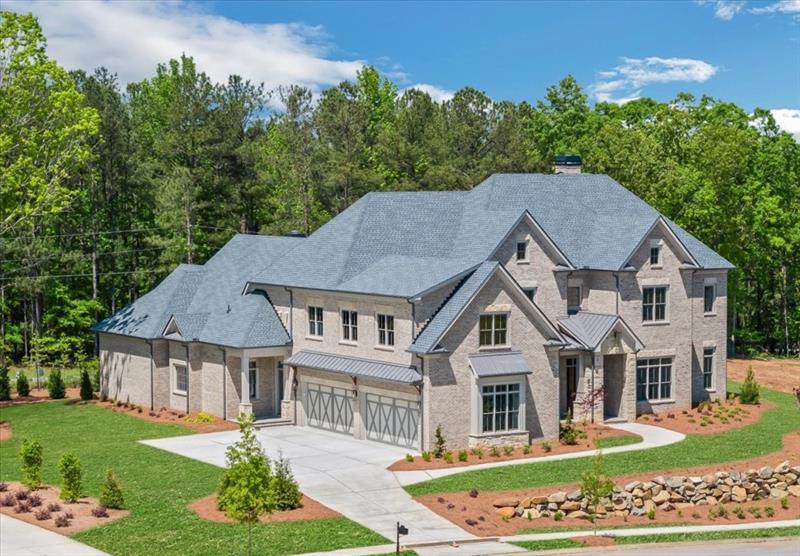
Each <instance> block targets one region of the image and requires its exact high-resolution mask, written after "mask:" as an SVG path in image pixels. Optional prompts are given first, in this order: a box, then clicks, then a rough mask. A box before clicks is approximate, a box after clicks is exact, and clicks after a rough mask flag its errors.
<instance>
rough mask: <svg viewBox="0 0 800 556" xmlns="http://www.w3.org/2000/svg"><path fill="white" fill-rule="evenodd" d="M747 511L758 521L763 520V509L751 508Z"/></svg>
mask: <svg viewBox="0 0 800 556" xmlns="http://www.w3.org/2000/svg"><path fill="white" fill-rule="evenodd" d="M747 511H748V512H749V513H750V515H752V516H753V517H754V518H756V519H761V508H759V507H758V506H750V507H749V508H747Z"/></svg>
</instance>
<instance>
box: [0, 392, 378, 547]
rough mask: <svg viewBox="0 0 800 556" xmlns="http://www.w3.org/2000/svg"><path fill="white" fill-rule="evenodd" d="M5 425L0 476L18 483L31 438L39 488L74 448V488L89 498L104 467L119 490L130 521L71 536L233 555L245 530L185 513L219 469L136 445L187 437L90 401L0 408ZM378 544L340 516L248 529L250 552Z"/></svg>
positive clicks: (95, 542) (210, 488)
mask: <svg viewBox="0 0 800 556" xmlns="http://www.w3.org/2000/svg"><path fill="white" fill-rule="evenodd" d="M0 420H7V421H10V422H11V424H12V427H13V430H14V437H13V438H12V439H11V440H8V441H4V442H3V443H2V444H0V479H3V480H13V479H19V478H20V477H21V474H20V470H19V458H18V452H19V446H20V443H21V441H22V439H24V438H36V439H38V440H39V441H40V442H41V443H42V445H43V447H44V459H45V464H44V468H43V475H44V482H45V483H48V484H58V483H59V480H60V479H59V476H58V470H57V468H58V460H59V458H60V457H61V455H62V454H63V453H64V452H66V451H72V452H74V453H75V454H76V455H77V456H78V457H79V458H80V459H81V462H82V464H83V472H84V484H85V486H84V490H85V493H86V494H87V495H90V496H95V497H96V496H98V495H99V494H100V486H101V483H102V481H103V478H104V477H105V471H106V468H107V467H112V468H113V469H114V471H115V472H116V473H117V477H118V479H119V481H120V484H121V485H122V488H123V493H124V495H125V506H126V509H128V510H130V512H131V515H130V517H127V518H124V519H122V520H120V521H117V522H115V523H111V524H108V525H105V526H102V527H98V528H95V529H91V530H88V531H83V532H81V533H78V534H76V535H75V536H74V537H75V539H77V540H79V541H81V542H84V543H86V544H88V545H91V546H93V547H95V548H98V549H100V550H103V551H106V552H109V553H111V554H115V555H117V556H119V555H127V554H131V555H137V554H141V555H148V556H149V555H150V554H152V553H153V552H158V553H162V554H170V555H172V554H241V553H242V551H243V549H244V547H245V545H246V542H247V541H246V539H247V527H246V526H242V525H231V524H224V523H212V522H208V521H205V520H203V519H200V518H199V517H198V516H197V515H196V514H194V513H193V512H191V511H189V510H188V509H187V507H186V506H187V504H189V503H190V502H191V501H193V500H196V499H198V498H201V497H203V496H207V495H208V494H211V493H212V492H214V491H215V490H216V488H217V486H218V484H219V481H220V478H221V477H222V473H223V470H222V469H220V468H218V467H215V466H212V465H208V464H205V463H201V462H199V461H195V460H192V459H189V458H184V457H181V456H178V455H175V454H170V453H168V452H165V451H162V450H158V449H155V448H151V447H149V446H146V445H143V444H140V443H138V441H139V440H143V439H147V438H161V437H166V436H179V435H184V434H187V433H189V431H188V430H187V429H186V428H184V427H181V426H177V425H167V424H155V423H148V422H145V421H141V420H138V419H135V418H132V417H129V416H126V415H123V414H119V413H115V412H112V411H108V410H107V409H103V408H100V407H96V406H94V405H91V404H76V403H74V402H69V401H65V402H46V403H39V404H27V405H17V406H12V407H4V408H0ZM386 543H387V540H386V539H384V538H383V537H382V536H380V535H378V534H377V533H374V532H372V531H370V530H369V529H366V528H364V527H362V526H360V525H358V524H356V523H354V522H352V521H350V520H348V519H346V518H343V517H339V518H332V519H321V520H314V521H296V522H291V523H270V524H264V525H258V526H256V527H254V528H253V547H254V551H255V552H257V553H259V554H298V553H303V552H316V551H330V550H336V549H341V548H350V547H357V546H370V545H378V544H386Z"/></svg>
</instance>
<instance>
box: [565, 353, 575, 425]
mask: <svg viewBox="0 0 800 556" xmlns="http://www.w3.org/2000/svg"><path fill="white" fill-rule="evenodd" d="M565 363H566V365H565V367H566V372H567V411H569V412H571V413H572V415H575V396H576V395H577V393H578V358H577V357H568V358H567V360H566V361H565Z"/></svg>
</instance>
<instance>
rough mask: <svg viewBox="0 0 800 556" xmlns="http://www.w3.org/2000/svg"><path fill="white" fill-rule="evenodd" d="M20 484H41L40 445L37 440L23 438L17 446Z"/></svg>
mask: <svg viewBox="0 0 800 556" xmlns="http://www.w3.org/2000/svg"><path fill="white" fill-rule="evenodd" d="M19 459H20V467H21V468H22V484H23V485H25V486H26V487H28V488H39V486H40V485H41V484H42V445H41V444H40V443H39V441H38V440H30V439H27V438H26V439H25V440H23V441H22V446H20V448H19Z"/></svg>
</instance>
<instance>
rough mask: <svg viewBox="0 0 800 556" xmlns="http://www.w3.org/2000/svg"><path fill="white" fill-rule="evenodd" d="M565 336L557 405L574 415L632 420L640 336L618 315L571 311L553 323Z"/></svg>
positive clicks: (640, 343)
mask: <svg viewBox="0 0 800 556" xmlns="http://www.w3.org/2000/svg"><path fill="white" fill-rule="evenodd" d="M558 324H559V328H560V329H561V330H562V332H564V334H565V336H566V337H567V338H568V339H569V340H570V345H568V346H566V347H565V348H564V349H563V350H562V352H561V355H560V358H559V369H560V376H559V385H560V388H559V390H560V394H559V409H560V414H561V417H562V418H565V417H566V415H567V413H568V412H569V413H571V415H572V416H573V417H574V418H575V419H579V420H587V421H591V422H615V421H616V422H619V421H633V420H635V419H636V353H637V352H638V351H640V350H641V349H643V348H644V344H642V342H641V340H639V338H638V337H637V336H636V334H635V333H634V332H633V331H632V330H631V329H630V327H629V326H628V325H627V324H626V323H625V321H624V320H623V319H622V318H621V317H620V316H618V315H603V314H597V313H582V312H579V313H576V314H574V315H570V316H569V317H567V318H565V319H561V320H559V322H558Z"/></svg>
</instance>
